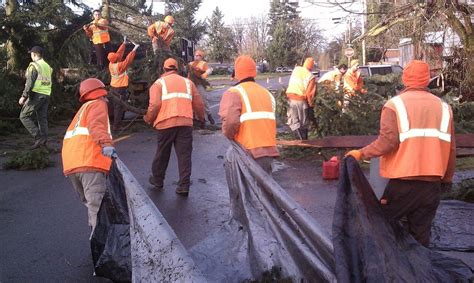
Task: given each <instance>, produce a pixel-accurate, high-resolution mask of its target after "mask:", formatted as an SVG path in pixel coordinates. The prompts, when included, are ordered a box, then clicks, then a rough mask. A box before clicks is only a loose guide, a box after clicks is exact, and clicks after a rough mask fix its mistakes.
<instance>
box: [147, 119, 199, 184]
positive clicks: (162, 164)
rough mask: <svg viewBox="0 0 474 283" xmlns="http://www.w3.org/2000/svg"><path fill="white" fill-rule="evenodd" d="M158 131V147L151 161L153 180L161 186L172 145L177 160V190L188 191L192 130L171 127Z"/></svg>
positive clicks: (189, 128) (190, 128)
mask: <svg viewBox="0 0 474 283" xmlns="http://www.w3.org/2000/svg"><path fill="white" fill-rule="evenodd" d="M157 131H158V146H157V149H156V154H155V158H154V159H153V163H152V167H151V171H152V174H153V179H154V180H155V182H156V183H157V184H158V185H161V186H163V182H164V180H165V173H166V169H167V168H168V162H169V160H170V155H171V147H172V146H173V145H174V150H175V152H176V157H177V159H178V170H179V181H178V188H179V189H189V186H190V185H191V166H192V164H191V154H192V152H193V128H192V127H184V126H183V127H173V128H169V129H163V130H157Z"/></svg>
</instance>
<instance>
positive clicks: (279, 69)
mask: <svg viewBox="0 0 474 283" xmlns="http://www.w3.org/2000/svg"><path fill="white" fill-rule="evenodd" d="M292 71H293V69H291V68H288V67H277V68H276V69H275V72H277V73H291V72H292Z"/></svg>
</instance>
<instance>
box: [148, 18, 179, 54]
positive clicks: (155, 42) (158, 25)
mask: <svg viewBox="0 0 474 283" xmlns="http://www.w3.org/2000/svg"><path fill="white" fill-rule="evenodd" d="M173 24H174V18H173V16H171V15H168V16H166V17H165V19H164V21H156V22H154V23H153V24H151V25H150V26H148V36H149V37H150V38H151V44H152V47H153V53H154V54H155V55H156V54H157V52H158V49H160V46H162V48H164V49H167V50H169V49H170V44H171V40H172V39H173V36H174V30H173V28H172V27H173ZM160 42H161V44H160ZM163 45H164V46H163Z"/></svg>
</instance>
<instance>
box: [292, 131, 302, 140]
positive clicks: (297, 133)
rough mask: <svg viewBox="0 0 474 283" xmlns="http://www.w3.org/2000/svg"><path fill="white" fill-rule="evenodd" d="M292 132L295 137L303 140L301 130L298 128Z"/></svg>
mask: <svg viewBox="0 0 474 283" xmlns="http://www.w3.org/2000/svg"><path fill="white" fill-rule="evenodd" d="M293 133H294V134H295V137H296V138H297V139H299V140H303V137H302V136H301V130H300V129H297V130H294V131H293Z"/></svg>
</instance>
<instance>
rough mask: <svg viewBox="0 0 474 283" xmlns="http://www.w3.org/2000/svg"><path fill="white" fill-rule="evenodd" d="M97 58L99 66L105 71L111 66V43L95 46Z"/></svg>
mask: <svg viewBox="0 0 474 283" xmlns="http://www.w3.org/2000/svg"><path fill="white" fill-rule="evenodd" d="M94 50H95V57H96V60H97V66H99V67H100V69H102V70H104V69H105V68H106V67H107V66H108V65H109V60H107V55H108V54H109V52H110V42H106V43H100V44H94Z"/></svg>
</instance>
